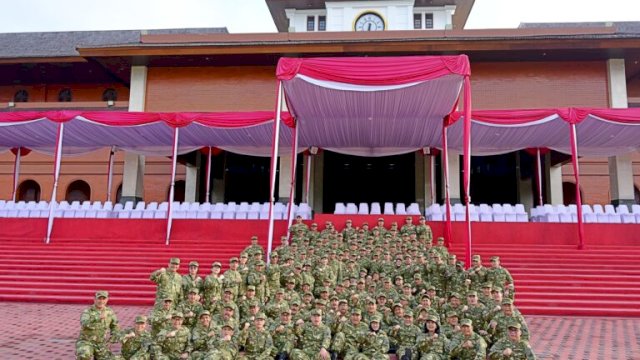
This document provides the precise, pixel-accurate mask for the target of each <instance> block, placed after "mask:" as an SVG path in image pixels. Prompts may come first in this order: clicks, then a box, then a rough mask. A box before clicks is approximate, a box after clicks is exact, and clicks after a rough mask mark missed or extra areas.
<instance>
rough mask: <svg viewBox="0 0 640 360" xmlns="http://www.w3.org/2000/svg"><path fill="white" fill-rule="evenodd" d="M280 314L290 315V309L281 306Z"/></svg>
mask: <svg viewBox="0 0 640 360" xmlns="http://www.w3.org/2000/svg"><path fill="white" fill-rule="evenodd" d="M280 314H291V309H289V307H288V306H283V307H282V309H281V310H280Z"/></svg>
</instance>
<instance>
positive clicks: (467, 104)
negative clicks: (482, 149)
mask: <svg viewBox="0 0 640 360" xmlns="http://www.w3.org/2000/svg"><path fill="white" fill-rule="evenodd" d="M463 139H464V152H463V154H462V157H463V159H462V163H463V166H464V172H463V176H464V177H463V183H464V203H465V223H466V230H467V232H466V236H465V237H466V239H465V240H466V241H465V260H464V262H465V267H466V268H469V267H471V206H470V204H471V80H470V79H469V76H468V75H467V76H465V77H464V131H463Z"/></svg>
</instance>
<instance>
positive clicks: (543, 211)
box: [531, 204, 640, 224]
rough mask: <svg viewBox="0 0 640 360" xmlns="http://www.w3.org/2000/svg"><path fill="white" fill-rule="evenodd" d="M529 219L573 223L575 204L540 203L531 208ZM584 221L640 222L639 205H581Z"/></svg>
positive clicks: (575, 214)
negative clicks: (540, 204)
mask: <svg viewBox="0 0 640 360" xmlns="http://www.w3.org/2000/svg"><path fill="white" fill-rule="evenodd" d="M531 219H532V221H537V222H562V223H575V222H577V221H578V207H577V206H576V205H573V204H572V205H567V206H565V205H550V204H546V205H542V206H536V207H535V208H533V209H531ZM582 219H583V221H584V222H585V223H613V224H640V205H637V204H635V205H631V211H629V207H628V206H627V205H618V206H617V207H615V206H613V205H604V206H603V205H600V204H596V205H593V207H592V206H591V205H586V204H583V205H582Z"/></svg>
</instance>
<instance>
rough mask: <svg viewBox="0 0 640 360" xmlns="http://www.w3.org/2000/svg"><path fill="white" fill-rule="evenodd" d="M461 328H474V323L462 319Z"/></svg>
mask: <svg viewBox="0 0 640 360" xmlns="http://www.w3.org/2000/svg"><path fill="white" fill-rule="evenodd" d="M460 325H461V326H473V321H471V319H462V320H460Z"/></svg>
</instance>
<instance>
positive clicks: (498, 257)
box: [491, 256, 500, 261]
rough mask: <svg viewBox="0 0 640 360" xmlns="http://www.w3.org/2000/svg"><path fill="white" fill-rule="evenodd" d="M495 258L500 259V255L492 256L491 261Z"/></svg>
mask: <svg viewBox="0 0 640 360" xmlns="http://www.w3.org/2000/svg"><path fill="white" fill-rule="evenodd" d="M494 260H500V256H492V257H491V261H494Z"/></svg>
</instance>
